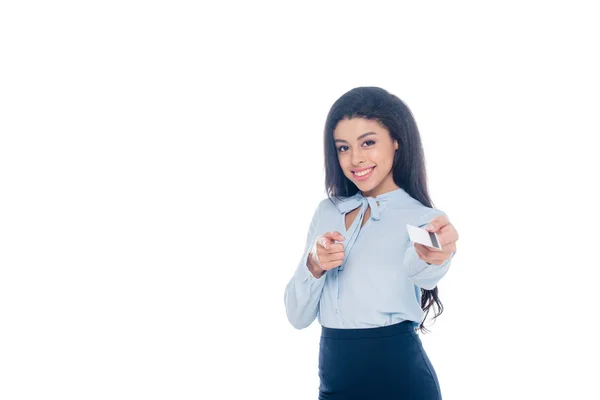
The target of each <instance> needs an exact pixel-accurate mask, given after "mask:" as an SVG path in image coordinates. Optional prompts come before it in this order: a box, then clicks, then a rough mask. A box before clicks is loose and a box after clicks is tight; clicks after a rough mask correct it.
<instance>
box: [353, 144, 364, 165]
mask: <svg viewBox="0 0 600 400" xmlns="http://www.w3.org/2000/svg"><path fill="white" fill-rule="evenodd" d="M364 161H365V157H364V155H363V153H362V150H361V149H360V148H359V149H357V150H352V165H354V166H358V165H359V164H360V163H362V162H364Z"/></svg>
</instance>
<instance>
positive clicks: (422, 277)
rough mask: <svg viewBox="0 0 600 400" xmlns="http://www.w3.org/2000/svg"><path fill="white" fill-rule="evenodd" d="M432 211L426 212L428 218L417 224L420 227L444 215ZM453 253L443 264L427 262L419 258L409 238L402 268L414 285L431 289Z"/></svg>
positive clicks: (446, 268)
mask: <svg viewBox="0 0 600 400" xmlns="http://www.w3.org/2000/svg"><path fill="white" fill-rule="evenodd" d="M434 211H435V212H434V213H429V214H428V217H429V218H428V219H427V218H426V220H424V221H422V222H421V223H420V224H419V227H420V228H424V227H425V226H426V225H427V224H428V223H429V221H430V220H432V219H433V218H435V217H436V216H438V215H446V214H445V213H444V212H442V211H440V210H434ZM455 254H456V252H453V253H452V254H451V256H450V258H449V259H448V260H446V261H445V262H444V263H443V264H428V263H427V262H425V261H423V260H421V259H420V258H419V255H418V254H417V250H416V249H415V246H414V244H413V242H412V241H410V239H409V240H408V242H407V248H406V251H405V252H404V269H405V271H406V273H407V274H408V276H409V278H410V279H412V281H413V282H414V284H415V285H416V286H418V287H420V288H423V289H426V290H432V289H434V288H435V287H436V286H437V284H438V282H439V281H440V279H442V278H443V277H444V275H446V273H447V272H448V269H449V268H450V264H451V262H452V259H453V258H454V255H455Z"/></svg>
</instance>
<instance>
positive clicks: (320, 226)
mask: <svg viewBox="0 0 600 400" xmlns="http://www.w3.org/2000/svg"><path fill="white" fill-rule="evenodd" d="M369 206H370V207H371V217H370V218H369V220H368V221H367V222H366V223H365V225H364V226H363V227H362V228H361V225H362V221H363V219H364V215H365V212H366V211H367V208H368V207H369ZM357 207H360V211H359V213H358V215H357V217H356V218H355V219H354V222H353V223H352V225H351V226H350V229H348V230H346V225H345V214H346V213H348V212H350V211H352V210H354V209H355V208H357ZM438 215H446V214H445V213H444V212H443V211H440V210H437V209H434V208H430V207H426V206H424V205H423V204H421V202H419V201H418V200H416V199H414V198H413V197H411V196H410V195H409V194H408V193H407V192H406V191H404V189H402V188H399V189H396V190H393V191H390V192H387V193H384V194H382V195H379V196H377V197H364V196H363V195H362V193H361V192H358V193H357V194H355V195H354V196H351V197H347V198H345V199H342V200H334V202H332V201H330V200H329V199H328V198H326V199H323V200H322V201H321V202H320V203H319V205H318V206H317V208H316V210H315V212H314V214H313V217H312V220H311V223H310V226H309V229H308V234H307V237H306V243H305V246H304V253H303V254H302V257H301V259H300V262H299V263H298V265H297V267H296V270H295V273H294V275H293V277H292V278H291V280H290V281H289V283H288V284H287V286H286V288H285V295H284V303H285V308H286V313H287V318H288V320H289V321H290V323H291V324H292V325H293V326H294V327H295V328H297V329H303V328H306V327H308V326H309V325H310V324H311V323H312V322H313V321H314V320H315V318H317V317H318V321H319V323H320V324H321V325H322V326H325V327H328V328H342V329H349V328H373V327H380V326H386V325H391V324H395V323H399V322H402V321H405V320H410V321H414V323H415V325H417V324H418V323H420V321H421V320H422V318H423V310H422V309H421V290H420V289H421V288H424V289H433V288H434V287H435V286H436V285H437V283H438V282H439V280H440V279H441V278H442V277H443V276H444V275H445V274H446V273H447V272H448V268H449V267H450V263H451V259H452V257H454V254H455V253H453V254H452V257H451V258H450V259H449V260H447V261H446V262H445V263H443V264H441V265H436V264H431V265H429V264H427V263H426V262H425V261H423V260H421V259H420V258H419V257H418V255H417V253H416V250H415V248H414V246H413V243H412V242H411V241H410V239H409V237H408V232H407V230H406V224H411V225H415V226H425V225H427V224H428V223H429V222H430V221H431V220H432V219H433V218H435V217H436V216H438ZM331 231H338V232H340V233H341V234H342V236H344V238H345V240H344V241H342V242H340V243H343V244H344V252H345V257H344V260H343V262H342V264H341V265H340V266H339V267H336V268H334V269H331V270H329V271H327V272H325V274H324V275H323V276H321V277H320V278H319V279H317V278H315V277H314V276H313V274H312V273H311V272H310V271H309V270H308V267H307V265H306V261H307V257H308V256H309V254H310V251H311V250H312V247H313V245H314V243H315V241H316V239H317V237H318V236H320V235H322V234H323V233H325V232H331Z"/></svg>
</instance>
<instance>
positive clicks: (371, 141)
mask: <svg viewBox="0 0 600 400" xmlns="http://www.w3.org/2000/svg"><path fill="white" fill-rule="evenodd" d="M367 143H373V144H375V141H374V140H366V141H365V142H364V143H363V144H367Z"/></svg>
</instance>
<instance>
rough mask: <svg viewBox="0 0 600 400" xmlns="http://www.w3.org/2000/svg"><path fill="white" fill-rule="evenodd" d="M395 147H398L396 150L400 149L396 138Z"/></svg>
mask: <svg viewBox="0 0 600 400" xmlns="http://www.w3.org/2000/svg"><path fill="white" fill-rule="evenodd" d="M394 147H395V148H396V150H398V141H397V140H394Z"/></svg>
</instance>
